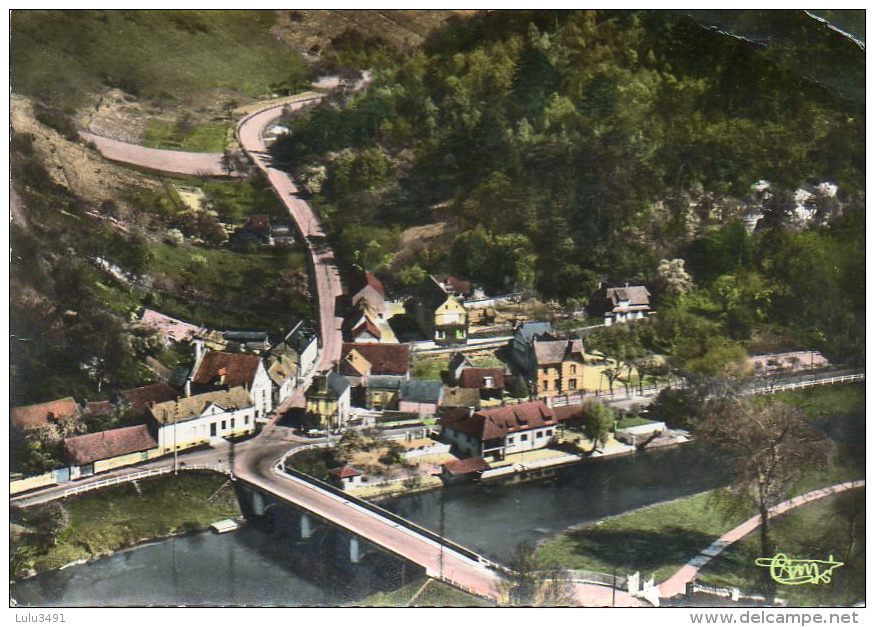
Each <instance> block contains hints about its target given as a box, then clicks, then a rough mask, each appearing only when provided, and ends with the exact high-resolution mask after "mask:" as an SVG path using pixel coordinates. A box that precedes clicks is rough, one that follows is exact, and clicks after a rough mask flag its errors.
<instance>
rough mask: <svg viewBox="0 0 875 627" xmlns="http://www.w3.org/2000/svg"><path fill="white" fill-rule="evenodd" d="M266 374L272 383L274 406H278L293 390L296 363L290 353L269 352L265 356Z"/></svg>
mask: <svg viewBox="0 0 875 627" xmlns="http://www.w3.org/2000/svg"><path fill="white" fill-rule="evenodd" d="M267 376H268V377H270V382H271V384H272V394H273V404H274V407H278V406H280V405H281V404H282V403H283V402H284V401H285V400H286V399H287V398H288V397H289V396H291V395H292V392H294V391H295V387H296V385H295V384H296V383H297V380H298V364H297V362H296V361H295V359H294V357H293V356H292V355H290V354H287V353H279V354H270V355H268V357H267Z"/></svg>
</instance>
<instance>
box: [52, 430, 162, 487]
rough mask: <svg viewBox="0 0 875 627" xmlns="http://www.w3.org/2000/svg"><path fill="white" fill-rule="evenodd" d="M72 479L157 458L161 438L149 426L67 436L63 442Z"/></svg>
mask: <svg viewBox="0 0 875 627" xmlns="http://www.w3.org/2000/svg"><path fill="white" fill-rule="evenodd" d="M61 449H62V450H63V452H64V459H65V460H66V462H67V464H68V465H69V467H70V479H77V478H79V477H86V476H88V475H91V474H94V473H98V472H103V471H105V470H110V469H112V468H119V467H121V466H130V465H131V464H136V463H139V462H143V461H146V460H148V459H151V458H153V457H157V456H158V453H159V449H158V441H157V440H156V439H155V436H154V435H153V433H152V432H151V431H150V429H149V426H148V425H135V426H133V427H122V428H120V429H109V430H107V431H100V432H97V433H88V434H85V435H77V436H75V437H71V438H65V439H64V440H63V442H62V443H61Z"/></svg>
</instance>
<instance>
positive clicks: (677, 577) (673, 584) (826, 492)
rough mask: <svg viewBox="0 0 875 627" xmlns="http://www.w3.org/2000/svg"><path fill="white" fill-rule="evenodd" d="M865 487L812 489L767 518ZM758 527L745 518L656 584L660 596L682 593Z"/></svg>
mask: <svg viewBox="0 0 875 627" xmlns="http://www.w3.org/2000/svg"><path fill="white" fill-rule="evenodd" d="M865 485H866V481H865V480H860V481H851V482H849V483H837V484H835V485H832V486H829V487H827V488H821V489H819V490H813V491H812V492H807V493H805V494H801V495H799V496H797V497H795V498H792V499H790V500H788V501H784V502H783V503H778V504H777V505H775V506H774V507H772V508H771V509H770V510H769V518H774V517H775V516H780V515H781V514H783V513H785V512H789V511H790V510H792V509H796V508H797V507H799V506H800V505H805V504H806V503H811V502H812V501H816V500H817V499H822V498H823V497H825V496H833V495H834V494H838V493H840V492H844V491H845V490H853V489H855V488H862V487H864V486H865ZM759 526H760V517H759V516H758V515H757V516H753V517H751V518H748V519H747V520H746V521H744V522H743V523H741V524H740V525H738V526H737V527H735V528H734V529H730V530H729V531H727V532H726V533H724V534H723V535H722V536H720V537H719V538H718V539H717V540H715V541H714V542H712V543H711V545H710V546H709V547H708V548H706V549H705V550H703V551H702V552H701V553H699V555H697V556H696V557H694V558H693V559H691V560H690V561H689V562H687V563H686V564H685V565H684V566H682V567H681V568H680V570H678V571H677V572H676V573H675V574H674V575H672V576H671V577H669V578H668V579H666V580H665V581H663V582H662V583H661V584H659V596H660V597H662V598H664V599H668V598H671V597H673V596H677V595H679V594H684V592H686V589H687V583H689V582H690V581H692V580H693V579H695V577H696V575H698V574H699V571H700V570H701V569H702V568H704V567H705V565H706V564H707V563H708V562H710V561H711V560H712V559H713V558H715V557H717V556H718V555H720V554H721V553H722V552H723V551H724V549H726V547H728V546H730V545H731V544H733V543H735V542H738V541H739V540H741V539H742V538H743V537H745V536H746V535H748V534H749V533H751V532H752V531H753V530H754V529H756V528H757V527H759Z"/></svg>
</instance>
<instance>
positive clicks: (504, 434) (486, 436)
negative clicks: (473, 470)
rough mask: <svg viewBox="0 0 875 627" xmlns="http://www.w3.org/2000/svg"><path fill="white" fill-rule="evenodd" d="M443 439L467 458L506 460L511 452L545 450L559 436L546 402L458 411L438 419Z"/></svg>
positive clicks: (553, 415) (555, 422) (551, 411)
mask: <svg viewBox="0 0 875 627" xmlns="http://www.w3.org/2000/svg"><path fill="white" fill-rule="evenodd" d="M438 422H439V424H440V425H441V437H442V439H444V441H445V442H449V443H450V444H452V445H453V447H454V448H455V449H456V450H457V451H458V452H459V454H460V455H462V456H466V457H482V458H484V459H487V458H492V459H494V460H501V459H504V458H505V456H506V455H509V454H512V453H522V452H523V451H530V450H533V449H539V448H544V447H545V446H548V445H549V444H550V443H552V442H553V441H554V439H555V437H556V426H557V425H558V421H557V420H556V415H555V414H554V413H553V410H552V409H551V408H550V407H549V406H547V405H546V404H545V403H544V402H543V401H532V402H528V403H520V404H518V405H508V406H505V407H496V408H494V409H481V410H479V411H475V412H470V411H465V410H464V409H456V410H453V411H447V412H444V413H443V415H442V416H441V418H440V419H439V421H438Z"/></svg>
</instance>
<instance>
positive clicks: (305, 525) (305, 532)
mask: <svg viewBox="0 0 875 627" xmlns="http://www.w3.org/2000/svg"><path fill="white" fill-rule="evenodd" d="M312 536H313V523H312V521H311V520H310V517H309V516H307V514H306V513H304V512H301V539H303V540H308V539H309V538H311V537H312Z"/></svg>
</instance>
